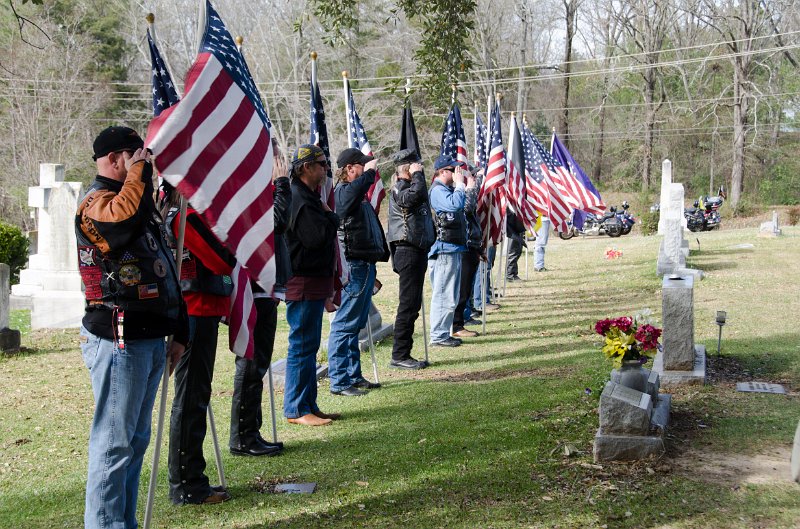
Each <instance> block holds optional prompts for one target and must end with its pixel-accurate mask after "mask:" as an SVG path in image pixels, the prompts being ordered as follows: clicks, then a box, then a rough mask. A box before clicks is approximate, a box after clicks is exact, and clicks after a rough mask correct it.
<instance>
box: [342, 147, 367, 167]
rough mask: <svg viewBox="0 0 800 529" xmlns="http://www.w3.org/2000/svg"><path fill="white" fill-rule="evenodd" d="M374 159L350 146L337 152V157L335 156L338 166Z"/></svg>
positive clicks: (359, 163)
mask: <svg viewBox="0 0 800 529" xmlns="http://www.w3.org/2000/svg"><path fill="white" fill-rule="evenodd" d="M374 159H375V157H374V156H367V155H366V154H364V153H363V152H361V151H359V150H358V149H356V148H354V147H350V148H349V149H345V150H343V151H342V152H340V153H339V157H338V158H336V165H337V166H339V168H342V167H344V166H345V165H350V164H357V165H364V164H365V163H367V162H371V161H372V160H374Z"/></svg>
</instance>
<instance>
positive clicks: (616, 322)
mask: <svg viewBox="0 0 800 529" xmlns="http://www.w3.org/2000/svg"><path fill="white" fill-rule="evenodd" d="M648 316H649V311H642V312H641V313H640V314H637V315H636V317H633V318H632V317H630V316H621V317H619V318H610V319H605V320H598V321H597V323H595V324H594V330H595V332H596V333H597V334H599V335H601V336H604V337H605V344H604V345H603V354H605V356H606V358H608V359H609V360H611V361H612V362H614V367H617V368H619V367H621V366H622V363H623V362H627V361H633V360H638V361H639V362H641V363H642V364H644V363H646V362H647V360H648V359H649V358H650V357H652V356H655V354H656V350H657V349H658V339H659V338H660V337H661V329H659V328H657V327H654V326H653V324H652V323H651V322H650V320H649V318H648Z"/></svg>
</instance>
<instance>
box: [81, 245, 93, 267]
mask: <svg viewBox="0 0 800 529" xmlns="http://www.w3.org/2000/svg"><path fill="white" fill-rule="evenodd" d="M94 250H95V249H94V248H92V247H91V246H80V247H78V257H79V259H80V263H79V264H80V266H95V265H96V264H97V263H96V262H95V260H94Z"/></svg>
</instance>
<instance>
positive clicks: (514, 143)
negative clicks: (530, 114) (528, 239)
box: [507, 115, 536, 231]
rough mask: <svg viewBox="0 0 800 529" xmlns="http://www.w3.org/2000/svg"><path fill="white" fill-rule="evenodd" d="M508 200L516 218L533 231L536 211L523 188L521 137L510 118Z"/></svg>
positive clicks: (513, 119)
mask: <svg viewBox="0 0 800 529" xmlns="http://www.w3.org/2000/svg"><path fill="white" fill-rule="evenodd" d="M507 178H508V180H507V182H508V186H507V189H508V199H509V202H510V203H511V204H512V205H513V207H514V210H515V211H516V213H517V217H519V219H520V220H521V221H522V222H523V223H524V224H525V227H527V228H528V229H529V230H531V231H535V229H536V228H535V226H536V211H535V208H534V207H533V205H532V204H531V203H530V202H529V201H528V195H527V191H526V186H525V150H524V148H523V145H522V136H521V134H520V132H519V127H518V126H517V119H516V117H514V116H513V115H512V116H511V124H510V126H509V133H508V175H507Z"/></svg>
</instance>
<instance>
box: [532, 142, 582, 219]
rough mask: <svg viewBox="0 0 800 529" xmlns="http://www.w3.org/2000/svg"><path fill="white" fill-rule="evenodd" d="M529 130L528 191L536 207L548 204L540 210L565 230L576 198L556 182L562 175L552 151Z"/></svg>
mask: <svg viewBox="0 0 800 529" xmlns="http://www.w3.org/2000/svg"><path fill="white" fill-rule="evenodd" d="M527 132H528V141H529V142H530V143H529V148H530V151H529V156H530V163H529V169H530V173H529V179H528V185H529V189H531V191H530V192H529V193H528V196H529V199H530V200H531V202H532V203H533V205H534V207H536V206H537V205H538V206H542V205H545V206H547V208H548V209H546V210H542V209H539V211H541V212H542V213H543V214H546V215H547V216H548V217H550V220H551V221H552V223H553V227H554V228H555V229H556V230H557V231H564V230H566V222H567V220H568V219H569V218H570V217H571V215H572V211H573V210H574V209H575V206H574V199H572V198H571V197H569V196H568V195H567V194H566V192H565V191H564V190H563V186H562V185H558V184H556V182H555V180H560V176H559V175H558V173H557V171H556V167H555V165H554V164H553V158H552V156H550V153H549V152H547V151H546V150H545V148H544V147H543V146H542V144H541V143H539V140H537V139H536V138H535V137H534V136H533V134H532V133H531V132H530V130H528V131H527ZM537 209H538V207H537Z"/></svg>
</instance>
